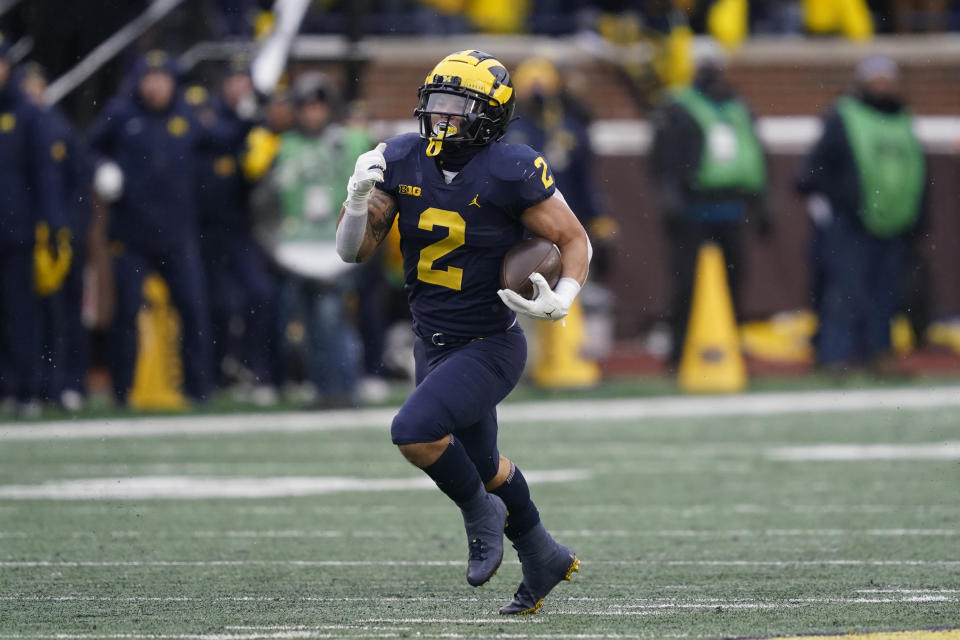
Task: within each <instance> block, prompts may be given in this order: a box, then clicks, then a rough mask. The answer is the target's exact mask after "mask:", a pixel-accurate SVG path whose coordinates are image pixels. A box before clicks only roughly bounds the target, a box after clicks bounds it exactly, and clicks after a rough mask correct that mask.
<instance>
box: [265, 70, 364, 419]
mask: <svg viewBox="0 0 960 640" xmlns="http://www.w3.org/2000/svg"><path fill="white" fill-rule="evenodd" d="M294 100H295V103H296V107H297V116H296V117H297V121H296V122H297V127H296V129H293V130H290V131H288V132H286V133H284V134H283V135H282V136H280V145H279V148H278V149H277V152H276V158H275V160H274V161H273V167H272V169H271V171H270V174H269V175H268V176H267V178H266V179H265V181H263V183H262V184H261V186H260V190H261V193H260V194H258V196H257V199H258V201H259V202H260V206H261V208H263V207H264V206H265V203H269V202H270V201H271V200H272V201H273V203H274V204H273V205H272V207H270V208H273V209H274V210H275V211H276V212H277V213H279V218H278V219H277V220H276V222H275V224H274V225H273V228H272V230H271V232H270V233H269V234H268V242H269V247H270V249H269V250H270V251H271V253H272V254H273V257H274V259H275V260H276V261H277V263H278V264H279V265H280V267H281V268H282V269H283V270H284V276H283V280H284V282H283V285H282V301H281V312H280V314H281V325H280V326H281V327H287V326H288V325H289V324H290V322H291V321H292V320H293V319H294V318H300V319H301V322H302V326H303V328H304V341H305V344H306V365H307V377H308V378H309V380H310V382H311V383H312V384H313V386H314V387H315V388H316V392H317V393H318V394H319V402H320V403H321V404H322V405H325V406H342V405H349V404H352V403H353V402H354V401H355V397H354V396H355V392H356V383H357V376H358V373H359V362H360V354H359V351H360V345H359V340H358V339H357V337H356V335H355V331H354V330H353V327H352V326H351V325H350V323H349V322H348V319H347V314H346V309H345V307H344V296H345V295H347V294H348V292H352V291H354V290H355V286H356V283H355V278H356V277H357V271H356V270H355V269H354V268H353V267H352V266H351V265H346V264H344V263H343V262H342V261H341V260H340V258H339V257H338V255H337V252H336V245H335V238H336V220H337V213H338V212H339V209H340V203H341V202H343V200H344V199H345V198H346V190H345V185H346V183H347V179H348V178H349V177H350V175H351V174H352V172H353V161H354V158H356V157H357V156H358V155H359V154H360V153H362V152H364V151H366V150H367V149H369V146H370V140H369V137H368V136H367V135H366V134H365V133H363V132H358V131H356V130H353V129H346V128H344V127H342V126H340V125H339V124H338V123H336V116H335V112H334V109H335V106H336V101H335V100H334V98H333V95H332V89H331V87H330V85H329V83H328V81H327V79H326V77H325V76H323V75H322V74H319V73H310V74H305V75H303V76H301V77H300V78H298V80H297V82H296V85H295V87H294ZM263 190H266V193H268V194H272V196H273V197H272V198H271V197H266V196H264V195H263ZM267 206H268V207H269V205H267ZM258 217H260V218H263V217H265V216H264V215H263V214H259V215H258Z"/></svg>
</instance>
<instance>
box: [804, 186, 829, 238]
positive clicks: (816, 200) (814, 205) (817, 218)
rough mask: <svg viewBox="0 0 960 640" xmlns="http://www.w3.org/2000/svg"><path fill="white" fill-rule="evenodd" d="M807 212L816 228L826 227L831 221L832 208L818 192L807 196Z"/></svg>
mask: <svg viewBox="0 0 960 640" xmlns="http://www.w3.org/2000/svg"><path fill="white" fill-rule="evenodd" d="M807 214H808V215H809V216H810V219H811V220H813V225H814V226H815V227H817V228H818V229H822V228H824V227H826V226H827V225H829V224H830V223H831V222H832V221H833V208H832V207H831V206H830V201H829V200H828V199H827V197H826V196H825V195H823V194H820V193H814V194H812V195H811V196H810V197H809V198H807Z"/></svg>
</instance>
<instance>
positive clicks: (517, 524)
mask: <svg viewBox="0 0 960 640" xmlns="http://www.w3.org/2000/svg"><path fill="white" fill-rule="evenodd" d="M490 493H492V494H494V495H496V496H499V497H500V499H501V500H503V503H504V504H505V505H507V514H508V515H507V528H506V529H505V530H504V533H506V534H507V537H508V538H510V540H511V541H513V542H516V541H517V539H519V538H520V536H522V535H523V534H525V533H527V532H528V531H530V530H531V529H533V528H534V527H535V526H537V525H538V524H539V523H540V512H539V511H537V507H536V505H535V504H533V500H531V499H530V487H528V486H527V479H526V478H524V477H523V474H522V473H521V472H520V469H519V468H518V467H517V466H516V465H515V464H513V463H512V462H511V463H510V475H508V476H507V479H506V480H505V481H504V482H503V484H501V485H500V486H499V487H497V488H496V489H494V490H493V491H491V492H490Z"/></svg>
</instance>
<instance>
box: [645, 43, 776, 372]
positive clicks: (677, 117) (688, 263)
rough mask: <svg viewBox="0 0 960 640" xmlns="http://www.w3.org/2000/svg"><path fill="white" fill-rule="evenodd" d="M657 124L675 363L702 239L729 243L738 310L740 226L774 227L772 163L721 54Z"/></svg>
mask: <svg viewBox="0 0 960 640" xmlns="http://www.w3.org/2000/svg"><path fill="white" fill-rule="evenodd" d="M653 124H654V129H655V131H654V140H653V148H652V150H651V154H650V171H651V174H652V178H653V184H654V187H655V188H656V190H657V198H658V200H659V205H660V209H661V214H662V216H663V219H664V228H665V232H666V238H667V243H668V248H669V265H668V266H669V273H670V277H671V278H672V280H673V284H672V294H671V297H670V308H669V322H670V329H671V334H672V340H671V352H670V364H671V365H672V366H676V365H677V364H678V363H679V361H680V356H681V354H682V353H683V345H684V341H685V338H686V331H687V321H688V319H689V314H690V304H691V299H692V296H693V284H694V278H695V276H696V273H695V269H696V263H697V255H698V253H699V250H700V247H701V245H702V244H703V243H704V242H715V243H717V244H718V245H719V246H720V248H721V249H722V250H723V255H724V259H725V260H726V266H727V279H728V281H729V285H730V292H731V296H732V298H733V304H734V309H739V297H740V296H739V292H740V283H741V278H742V272H743V268H742V251H741V237H740V236H741V228H742V227H743V225H744V223H747V222H751V223H753V224H754V226H755V227H756V229H757V230H758V232H759V233H760V234H761V235H766V234H767V233H768V232H769V230H770V209H769V206H768V205H767V201H766V193H767V168H766V158H765V154H764V151H763V148H762V147H761V145H760V141H759V139H758V138H757V135H756V133H755V131H754V127H753V123H752V119H751V116H750V112H749V110H748V109H747V106H746V105H745V104H744V103H743V101H742V100H740V99H739V98H738V97H737V96H736V94H735V92H734V89H733V87H732V86H731V85H730V83H729V82H728V80H727V78H726V73H725V70H724V67H723V64H722V62H721V61H719V60H717V59H714V58H710V59H705V60H704V61H703V62H701V63H700V64H699V65H698V67H697V71H696V74H695V76H694V80H693V84H692V85H691V86H689V87H686V88H682V89H678V90H675V91H673V92H671V94H670V96H669V98H668V100H667V101H666V102H665V104H664V105H663V106H662V107H661V108H660V109H659V110H658V111H657V112H656V113H655V114H654V117H653Z"/></svg>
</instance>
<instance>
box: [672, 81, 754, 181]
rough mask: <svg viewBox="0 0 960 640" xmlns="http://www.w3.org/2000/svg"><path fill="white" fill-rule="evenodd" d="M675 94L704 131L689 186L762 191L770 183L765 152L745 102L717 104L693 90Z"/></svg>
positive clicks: (682, 90)
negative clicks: (696, 164) (701, 148)
mask: <svg viewBox="0 0 960 640" xmlns="http://www.w3.org/2000/svg"><path fill="white" fill-rule="evenodd" d="M672 95H673V99H674V100H675V101H676V102H677V103H678V104H680V105H682V106H683V107H684V108H685V109H686V110H687V112H688V113H689V114H690V115H691V117H693V119H694V120H695V121H696V122H697V124H698V125H700V129H701V131H703V152H702V154H701V156H700V166H699V168H698V169H697V173H696V175H695V176H694V179H693V184H692V185H690V186H691V187H693V188H694V189H696V190H698V191H715V190H724V189H734V190H739V191H742V192H743V193H745V194H756V193H759V192H760V191H762V190H763V188H764V186H766V183H767V172H766V168H765V166H764V160H763V149H762V148H761V147H760V141H759V140H757V136H756V134H755V133H754V131H753V123H752V122H751V121H750V113H749V112H748V111H747V108H746V107H745V106H744V105H743V103H742V102H740V101H739V100H727V101H726V102H723V103H721V104H717V103H714V102H712V101H711V100H708V99H707V98H706V96H704V95H703V94H702V93H700V92H699V91H698V90H696V89H694V88H692V87H688V88H686V89H680V90H678V91H675V92H673V94H672Z"/></svg>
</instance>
